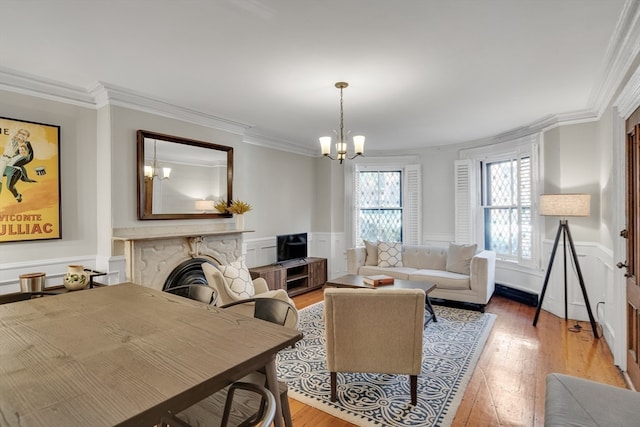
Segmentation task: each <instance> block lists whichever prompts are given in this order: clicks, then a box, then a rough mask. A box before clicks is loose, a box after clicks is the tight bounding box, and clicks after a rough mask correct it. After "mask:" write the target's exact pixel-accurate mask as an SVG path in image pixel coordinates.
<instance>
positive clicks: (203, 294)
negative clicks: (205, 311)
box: [165, 285, 218, 305]
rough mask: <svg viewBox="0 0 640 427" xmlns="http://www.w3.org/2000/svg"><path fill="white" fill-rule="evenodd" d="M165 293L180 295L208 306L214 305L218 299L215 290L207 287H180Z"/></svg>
mask: <svg viewBox="0 0 640 427" xmlns="http://www.w3.org/2000/svg"><path fill="white" fill-rule="evenodd" d="M165 292H169V293H170V294H174V295H180V296H182V297H185V298H189V299H192V300H196V301H200V302H203V303H205V304H209V305H215V304H216V301H217V299H218V294H217V293H216V291H215V289H213V288H212V287H210V286H207V285H181V286H175V287H173V288H169V289H167V290H166V291H165Z"/></svg>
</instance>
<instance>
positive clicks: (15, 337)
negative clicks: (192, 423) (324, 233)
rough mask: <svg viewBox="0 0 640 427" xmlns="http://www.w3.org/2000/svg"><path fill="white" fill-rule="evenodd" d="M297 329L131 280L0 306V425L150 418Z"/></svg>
mask: <svg viewBox="0 0 640 427" xmlns="http://www.w3.org/2000/svg"><path fill="white" fill-rule="evenodd" d="M301 338H302V333H301V332H300V331H298V330H295V329H291V328H286V327H283V326H279V325H276V324H273V323H269V322H265V321H262V320H258V319H255V318H253V317H247V316H243V315H240V314H237V313H233V312H231V311H228V310H227V311H225V310H223V309H220V308H218V307H215V306H212V305H207V304H203V303H201V302H198V301H193V300H190V299H187V298H184V297H182V296H178V295H173V294H170V293H168V292H162V291H159V290H155V289H151V288H148V287H144V286H140V285H137V284H134V283H121V284H115V285H109V286H104V287H100V288H94V289H87V290H81V291H74V292H69V293H65V294H60V295H52V296H42V297H38V298H33V299H29V300H25V301H20V302H15V303H9V304H3V305H0V426H14V425H15V426H21V427H31V426H33V427H37V426H48V427H49V426H65V427H67V426H68V427H72V426H79V427H80V426H81V427H87V426H91V427H99V426H153V425H155V424H157V423H158V422H159V421H160V419H161V417H162V416H163V415H165V414H166V413H167V411H170V412H172V413H178V412H180V411H182V410H184V409H186V408H188V407H189V406H191V405H193V404H195V403H197V402H199V401H200V400H202V399H204V398H206V397H207V396H209V395H212V394H214V393H215V392H216V391H218V390H220V389H222V388H224V387H225V386H227V385H229V384H231V383H233V382H234V381H237V380H239V379H240V378H242V377H243V376H245V375H246V374H248V373H250V372H252V371H255V370H257V369H260V368H263V367H264V368H265V369H266V373H267V383H268V388H269V389H270V390H271V391H272V392H273V394H274V396H276V399H275V401H276V406H277V407H276V418H275V424H276V425H277V426H282V424H283V418H282V416H281V408H280V399H279V398H277V396H279V392H278V383H277V378H276V368H275V358H276V354H277V352H278V351H279V350H281V349H283V348H286V347H289V346H292V345H295V343H296V342H297V341H298V340H300V339H301Z"/></svg>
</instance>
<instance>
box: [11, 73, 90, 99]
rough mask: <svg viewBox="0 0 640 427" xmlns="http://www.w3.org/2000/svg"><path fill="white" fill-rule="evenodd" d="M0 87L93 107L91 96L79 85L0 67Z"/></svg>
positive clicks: (23, 93) (24, 93)
mask: <svg viewBox="0 0 640 427" xmlns="http://www.w3.org/2000/svg"><path fill="white" fill-rule="evenodd" d="M0 89H3V90H6V91H8V92H15V93H20V94H22V95H29V96H35V97H38V98H43V99H47V100H49V101H58V102H63V103H65V104H72V105H76V106H79V107H85V108H95V102H94V100H93V97H92V96H91V95H90V94H89V93H87V91H86V90H85V89H83V88H81V87H77V86H71V85H67V84H64V83H60V82H56V81H53V80H48V79H44V78H42V77H37V76H34V75H31V74H25V73H20V72H17V71H15V70H11V69H8V68H4V67H0Z"/></svg>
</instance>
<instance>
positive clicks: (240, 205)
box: [215, 200, 252, 230]
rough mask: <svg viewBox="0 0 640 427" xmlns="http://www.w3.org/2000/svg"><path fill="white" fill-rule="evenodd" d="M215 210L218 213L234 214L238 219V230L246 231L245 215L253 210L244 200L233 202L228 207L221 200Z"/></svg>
mask: <svg viewBox="0 0 640 427" xmlns="http://www.w3.org/2000/svg"><path fill="white" fill-rule="evenodd" d="M215 208H216V210H217V211H218V212H222V213H230V214H234V215H235V217H236V229H238V230H244V214H245V213H247V212H249V211H250V210H251V209H252V207H251V205H250V204H249V203H246V202H243V201H242V200H232V201H231V204H230V205H228V206H227V203H226V202H225V201H224V200H220V201H219V202H218V203H216V205H215Z"/></svg>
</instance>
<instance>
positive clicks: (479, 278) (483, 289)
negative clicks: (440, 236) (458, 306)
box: [347, 244, 496, 311]
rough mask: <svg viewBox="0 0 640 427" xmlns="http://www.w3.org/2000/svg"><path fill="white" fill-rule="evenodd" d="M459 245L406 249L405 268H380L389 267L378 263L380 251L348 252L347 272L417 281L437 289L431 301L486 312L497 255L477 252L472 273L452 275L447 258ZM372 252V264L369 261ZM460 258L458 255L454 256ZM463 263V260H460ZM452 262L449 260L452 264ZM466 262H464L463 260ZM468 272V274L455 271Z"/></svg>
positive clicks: (472, 257)
mask: <svg viewBox="0 0 640 427" xmlns="http://www.w3.org/2000/svg"><path fill="white" fill-rule="evenodd" d="M456 246H458V245H455V244H452V245H450V246H449V247H441V246H426V245H425V246H404V245H403V246H402V249H401V264H402V266H394V267H389V266H379V265H378V264H382V265H385V264H388V263H384V262H380V263H379V260H378V259H377V254H376V253H375V252H376V250H375V249H374V248H372V247H371V245H368V247H364V246H362V247H355V248H350V249H347V268H348V272H349V274H359V275H362V276H370V275H377V274H386V275H388V276H392V277H394V278H396V279H404V280H416V281H424V282H429V283H433V284H435V285H436V289H434V290H433V291H432V292H431V293H430V294H429V297H430V298H441V299H445V300H451V301H459V302H465V303H471V304H475V305H477V306H479V308H480V310H482V311H484V307H485V305H486V304H487V303H488V302H489V300H490V299H491V296H492V295H493V291H494V290H495V266H496V254H495V252H493V251H487V250H483V251H479V252H475V248H473V252H472V255H469V257H470V259H468V260H466V262H467V265H468V270H461V269H460V268H453V267H451V266H450V268H449V270H453V271H448V270H447V267H448V263H447V257H448V256H449V253H450V251H454V250H455V248H456ZM367 252H369V255H368V256H369V260H367ZM451 253H453V254H457V253H456V252H451ZM456 261H460V260H456ZM451 262H452V260H451V259H450V260H449V264H451ZM463 262H464V260H463ZM456 270H457V271H464V272H466V271H468V274H464V273H461V272H455V271H456Z"/></svg>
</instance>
